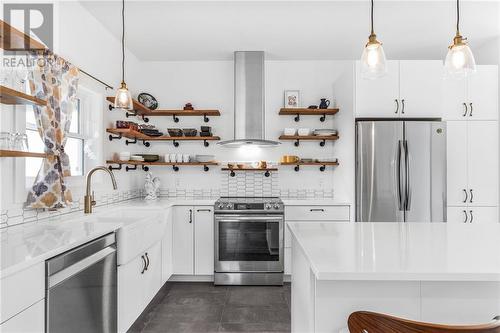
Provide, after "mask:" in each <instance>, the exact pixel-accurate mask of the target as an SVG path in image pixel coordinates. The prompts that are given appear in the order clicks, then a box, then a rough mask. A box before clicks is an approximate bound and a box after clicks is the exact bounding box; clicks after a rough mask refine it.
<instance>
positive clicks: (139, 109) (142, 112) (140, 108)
mask: <svg viewBox="0 0 500 333" xmlns="http://www.w3.org/2000/svg"><path fill="white" fill-rule="evenodd" d="M106 100H107V101H108V102H110V103H114V101H115V98H114V97H106ZM132 101H133V111H134V112H133V113H130V112H128V111H127V112H126V113H125V116H126V117H127V118H128V117H131V116H141V117H142V119H143V120H144V121H145V122H148V121H149V118H148V117H172V118H173V120H174V122H176V123H178V122H179V117H194V116H199V117H203V120H204V122H206V123H208V122H209V121H210V119H209V118H208V116H214V117H218V116H220V111H219V110H150V109H148V108H147V107H145V106H144V105H142V104H141V103H139V102H138V101H136V100H132ZM109 109H110V110H113V105H112V104H110V105H109Z"/></svg>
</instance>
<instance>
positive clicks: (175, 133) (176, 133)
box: [167, 128, 183, 136]
mask: <svg viewBox="0 0 500 333" xmlns="http://www.w3.org/2000/svg"><path fill="white" fill-rule="evenodd" d="M167 131H168V134H169V135H170V136H182V133H183V132H182V130H181V129H180V128H168V129H167Z"/></svg>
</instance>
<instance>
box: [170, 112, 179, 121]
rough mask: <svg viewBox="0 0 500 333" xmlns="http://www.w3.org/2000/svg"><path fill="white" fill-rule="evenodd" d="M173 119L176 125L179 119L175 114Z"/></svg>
mask: <svg viewBox="0 0 500 333" xmlns="http://www.w3.org/2000/svg"><path fill="white" fill-rule="evenodd" d="M172 117H173V118H174V122H176V123H178V122H179V117H177V116H176V115H175V114H173V115H172Z"/></svg>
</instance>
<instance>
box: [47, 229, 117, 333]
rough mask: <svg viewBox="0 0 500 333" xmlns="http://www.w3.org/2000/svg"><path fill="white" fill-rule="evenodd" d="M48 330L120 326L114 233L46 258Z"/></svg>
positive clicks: (56, 332)
mask: <svg viewBox="0 0 500 333" xmlns="http://www.w3.org/2000/svg"><path fill="white" fill-rule="evenodd" d="M45 266H46V295H45V296H46V298H45V309H46V313H45V330H46V332H48V333H59V332H61V333H62V332H64V333H67V332H71V333H78V332H82V333H83V332H85V333H87V332H95V333H97V332H110V333H116V330H117V304H116V303H117V299H116V298H117V291H116V290H117V289H116V284H117V277H116V276H117V275H116V270H117V268H116V241H115V234H114V233H111V234H108V235H106V236H103V237H101V238H98V239H96V240H93V241H91V242H89V243H87V244H84V245H82V246H79V247H77V248H75V249H72V250H70V251H68V252H65V253H63V254H61V255H58V256H57V257H54V258H51V259H49V260H47V261H46V263H45Z"/></svg>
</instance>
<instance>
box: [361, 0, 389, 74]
mask: <svg viewBox="0 0 500 333" xmlns="http://www.w3.org/2000/svg"><path fill="white" fill-rule="evenodd" d="M386 62H387V61H386V58H385V53H384V48H383V47H382V43H381V42H379V41H378V40H377V35H376V34H375V32H374V30H373V0H371V34H370V36H369V37H368V43H366V45H365V48H364V50H363V54H362V55H361V76H362V77H363V78H365V79H376V78H380V77H382V76H384V75H385V74H387V64H386Z"/></svg>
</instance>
